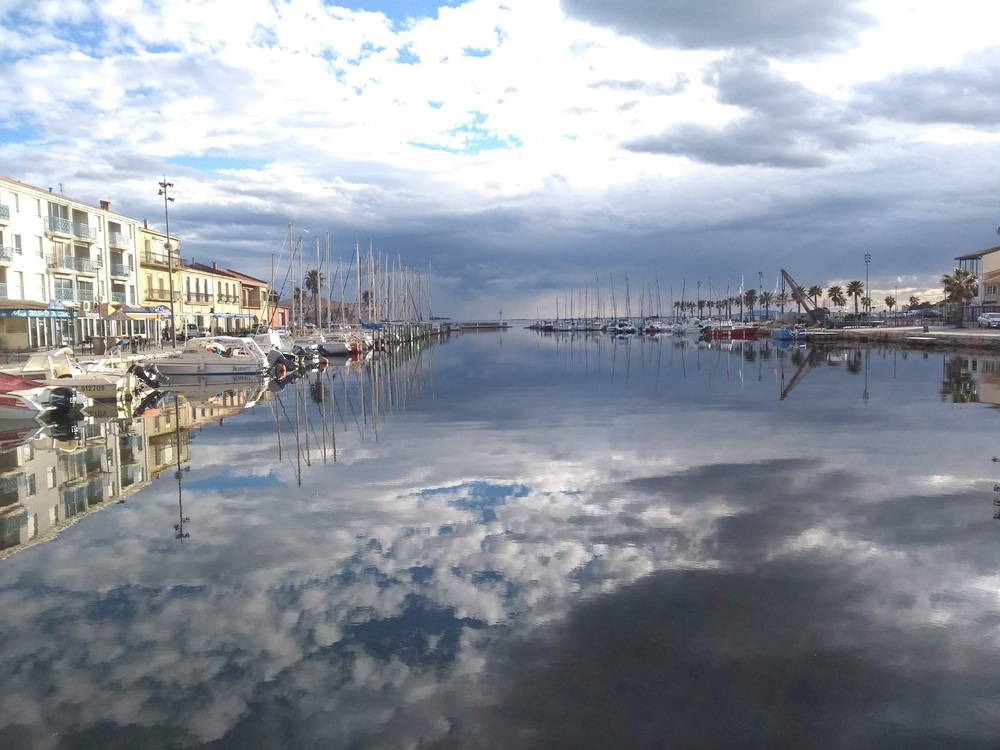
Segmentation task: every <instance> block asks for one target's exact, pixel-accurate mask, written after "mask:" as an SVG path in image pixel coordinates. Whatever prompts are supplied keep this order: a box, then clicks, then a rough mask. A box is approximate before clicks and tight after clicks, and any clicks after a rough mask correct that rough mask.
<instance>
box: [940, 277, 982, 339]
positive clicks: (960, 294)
mask: <svg viewBox="0 0 1000 750" xmlns="http://www.w3.org/2000/svg"><path fill="white" fill-rule="evenodd" d="M941 283H942V284H943V285H944V297H945V299H946V300H948V301H949V302H952V303H954V305H955V325H956V326H957V327H958V328H964V327H965V323H964V320H965V303H966V302H968V301H969V300H971V299H973V298H974V297H975V296H976V294H977V293H978V292H979V278H978V277H977V276H976V275H975V274H974V273H972V272H971V271H969V270H968V269H965V268H956V269H955V270H954V271H952V272H951V273H946V274H945V275H944V276H942V277H941Z"/></svg>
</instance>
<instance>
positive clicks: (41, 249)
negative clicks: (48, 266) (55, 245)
mask: <svg viewBox="0 0 1000 750" xmlns="http://www.w3.org/2000/svg"><path fill="white" fill-rule="evenodd" d="M35 239H36V240H38V250H36V252H37V253H38V257H39V258H44V257H45V246H44V245H43V244H42V238H41V237H38V236H36V237H35Z"/></svg>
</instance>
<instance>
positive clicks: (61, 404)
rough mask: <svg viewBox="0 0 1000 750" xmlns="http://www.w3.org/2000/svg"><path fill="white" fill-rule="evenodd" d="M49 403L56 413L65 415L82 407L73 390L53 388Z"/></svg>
mask: <svg viewBox="0 0 1000 750" xmlns="http://www.w3.org/2000/svg"><path fill="white" fill-rule="evenodd" d="M49 403H50V404H51V405H52V408H53V409H55V411H57V412H60V413H63V414H68V413H69V412H71V411H73V410H74V409H78V408H80V407H81V405H80V403H79V402H78V401H77V398H76V391H75V390H74V389H73V388H53V389H52V391H51V395H50V396H49Z"/></svg>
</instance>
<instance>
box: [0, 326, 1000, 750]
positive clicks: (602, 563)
mask: <svg viewBox="0 0 1000 750" xmlns="http://www.w3.org/2000/svg"><path fill="white" fill-rule="evenodd" d="M949 361H950V360H949V358H948V357H947V356H944V355H932V356H930V357H925V356H923V355H909V356H906V357H903V356H902V354H901V353H900V352H896V351H891V350H887V349H885V350H883V349H871V350H858V349H853V348H847V349H843V348H840V349H838V348H833V347H826V348H815V349H814V348H808V349H799V348H789V349H782V348H780V347H776V346H773V345H771V342H761V343H759V344H741V345H739V346H728V345H727V346H721V345H716V344H715V342H713V343H711V344H709V343H705V344H704V345H699V344H697V343H693V342H686V341H684V340H674V339H672V338H669V337H663V338H661V339H660V340H659V341H655V342H654V341H650V340H643V339H638V338H636V339H634V340H631V341H629V340H624V341H622V340H616V341H615V342H614V343H612V342H610V341H608V340H607V339H598V338H592V339H581V340H573V341H566V340H560V339H556V338H542V337H534V336H530V335H527V334H518V333H517V332H513V331H512V332H509V333H507V334H505V335H504V337H503V340H502V345H501V343H500V339H499V336H491V335H486V334H477V335H476V336H468V337H466V336H463V337H460V338H459V339H458V340H457V341H453V342H450V343H448V344H447V345H444V346H438V347H433V348H430V349H417V350H414V351H410V352H407V353H405V354H399V355H398V356H396V357H395V358H393V357H385V358H376V359H374V360H372V361H370V362H367V363H364V362H362V363H351V364H347V363H345V364H343V365H341V366H339V367H336V368H331V369H329V370H328V371H324V372H313V373H308V374H306V375H305V376H303V377H302V378H299V379H297V380H294V381H289V382H287V383H285V384H284V386H283V387H282V388H280V389H278V390H269V389H268V388H267V387H265V388H264V389H263V390H262V391H261V392H259V393H254V394H251V395H249V396H247V397H246V400H245V401H241V400H240V399H237V398H236V397H235V396H233V395H226V396H220V394H211V395H209V396H207V397H206V398H204V399H202V400H200V401H199V402H198V404H199V405H198V406H191V407H190V408H186V409H185V408H183V407H184V405H185V403H187V404H189V405H190V402H186V401H185V400H182V398H181V397H180V396H179V397H177V398H176V399H175V400H174V401H169V402H166V403H164V404H162V405H161V410H160V412H159V413H156V414H151V415H150V416H149V417H148V419H142V420H132V429H134V431H135V434H142V435H144V436H145V438H146V439H145V442H143V443H142V445H143V451H140V450H138V449H137V447H136V446H133V450H132V454H131V455H132V457H133V458H134V457H135V456H139V455H141V454H142V453H143V452H145V453H153V452H157V451H158V456H157V457H155V460H154V459H153V458H151V457H150V456H148V455H142V460H143V461H144V462H145V463H144V464H142V465H144V466H147V467H148V471H147V472H146V475H145V477H144V478H145V479H146V481H145V484H144V485H142V486H141V487H139V488H138V489H137V490H135V491H134V492H133V493H132V494H131V495H130V496H129V497H128V502H126V503H124V504H110V505H107V506H106V510H104V511H103V512H102V513H101V514H98V515H91V516H89V517H87V518H85V522H84V523H78V524H76V525H75V526H74V527H73V528H72V529H68V530H67V531H65V532H64V533H63V534H62V535H61V536H60V537H59V538H58V539H56V540H54V541H53V542H52V543H51V544H45V545H34V546H33V547H32V548H30V549H23V550H22V554H18V555H14V556H13V557H10V558H9V559H7V560H5V561H4V562H3V564H2V565H0V611H3V612H4V613H5V615H4V620H3V634H4V637H3V638H2V639H0V664H3V666H4V667H5V668H6V669H5V673H6V674H8V675H9V677H8V679H7V680H6V681H5V683H4V685H3V686H2V687H0V746H3V747H5V748H7V747H106V746H113V745H114V744H116V743H117V744H118V745H125V746H130V747H163V746H173V747H202V746H204V747H214V748H229V747H232V748H236V747H286V748H299V747H303V748H304V747H405V746H411V747H416V746H423V747H439V748H445V747H497V748H499V747H503V748H520V747H525V748H536V747H580V748H587V747H594V748H597V747H600V748H607V747H637V748H638V747H705V746H709V747H735V746H739V747H745V746H756V747H773V746H803V747H813V746H818V747H872V746H876V747H877V746H883V745H886V746H887V745H893V746H900V745H905V746H910V745H915V746H934V745H938V746H955V745H961V746H967V747H977V746H984V747H985V746H990V743H992V742H993V740H994V727H995V720H996V718H997V717H996V716H995V714H996V713H997V709H996V705H998V702H997V698H998V689H997V688H996V686H995V684H994V683H995V679H994V677H993V675H994V672H995V669H996V667H997V666H1000V665H998V664H997V661H998V659H997V656H998V653H1000V651H998V647H1000V629H998V628H1000V610H998V608H997V606H996V602H995V584H996V576H997V573H996V569H997V564H996V562H997V561H996V551H995V550H996V527H995V525H994V524H993V522H992V520H991V519H990V509H991V504H990V501H989V500H987V499H986V497H987V496H988V495H990V494H991V493H990V492H989V490H990V489H991V488H992V486H993V484H994V479H993V478H992V476H991V475H990V472H991V469H993V468H995V466H993V465H991V464H990V462H989V457H990V456H992V455H994V454H995V453H996V451H995V450H993V442H994V440H993V435H995V431H996V420H997V413H996V411H995V410H993V409H989V408H985V407H983V406H982V405H981V404H976V403H975V402H971V401H967V402H961V403H954V402H950V401H946V402H942V401H941V400H940V397H939V395H940V394H939V390H940V389H941V387H942V382H943V373H946V372H947V371H948V362H949ZM851 363H855V364H856V365H858V366H860V370H859V369H858V368H857V367H855V366H853V365H851ZM990 367H995V362H994V363H993V364H992V365H990V366H989V367H988V366H987V365H986V363H985V361H984V359H982V358H981V359H978V360H977V364H976V366H975V371H976V372H978V373H984V372H985V371H986V370H987V369H989V368H990ZM967 369H970V370H971V366H967ZM852 370H853V371H852ZM994 371H995V370H994ZM799 373H802V374H799ZM980 377H981V376H980ZM796 378H797V380H796V382H795V384H794V385H793V386H792V387H791V388H789V385H790V383H791V381H792V380H793V379H796ZM863 393H869V400H868V402H867V404H865V403H864V401H863V398H862V394H863ZM241 398H242V397H241ZM239 403H242V404H243V406H239V407H238V404H239ZM247 404H249V406H248V405H247ZM237 407H238V408H237ZM228 409H233V411H227V410H228ZM185 411H186V412H187V413H186V414H185ZM157 420H160V422H159V423H157ZM147 422H148V424H146V423H147ZM156 424H159V425H160V427H161V428H162V430H161V431H155V430H154V431H152V432H151V427H152V426H153V425H156ZM91 426H97V425H91ZM100 427H102V428H104V429H107V428H108V425H100ZM157 446H159V447H157ZM192 446H193V449H192ZM107 466H108V464H107V463H106V464H105V467H107ZM115 466H118V464H115ZM182 466H183V467H189V470H185V471H183V474H182V475H181V474H178V475H177V477H178V481H177V482H174V481H173V477H174V472H177V471H178V469H179V468H180V467H182ZM154 472H155V476H156V477H158V479H156V478H154ZM164 480H165V481H164ZM181 482H183V487H181V484H180V483H181ZM187 514H190V517H191V518H193V519H194V521H192V522H191V524H190V527H191V528H192V529H193V532H191V536H189V537H184V538H183V539H182V541H183V545H181V544H177V543H176V540H175V539H173V538H170V537H169V536H168V535H167V534H165V533H164V530H165V529H167V530H169V529H170V528H171V527H172V525H174V524H177V525H178V526H180V527H182V528H188V525H187V522H179V521H178V519H183V518H186V517H187ZM175 531H176V530H175ZM168 534H169V531H168ZM165 537H167V538H166V539H165ZM57 733H58V734H57Z"/></svg>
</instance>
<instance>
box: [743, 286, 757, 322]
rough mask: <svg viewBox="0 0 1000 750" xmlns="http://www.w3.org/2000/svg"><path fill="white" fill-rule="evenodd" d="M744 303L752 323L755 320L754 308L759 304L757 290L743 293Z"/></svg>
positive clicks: (748, 290)
mask: <svg viewBox="0 0 1000 750" xmlns="http://www.w3.org/2000/svg"><path fill="white" fill-rule="evenodd" d="M743 301H744V302H745V303H746V306H747V309H748V310H749V311H750V322H751V323H752V322H753V320H754V317H753V306H754V305H755V304H756V302H757V290H756V289H747V290H746V291H745V292H743Z"/></svg>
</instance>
